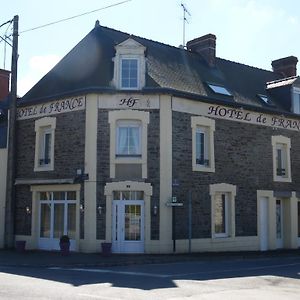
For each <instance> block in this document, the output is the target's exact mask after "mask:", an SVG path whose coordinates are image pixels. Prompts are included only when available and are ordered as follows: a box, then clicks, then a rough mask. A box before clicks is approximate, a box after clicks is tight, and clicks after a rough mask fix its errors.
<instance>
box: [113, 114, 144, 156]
mask: <svg viewBox="0 0 300 300" xmlns="http://www.w3.org/2000/svg"><path fill="white" fill-rule="evenodd" d="M116 136H117V142H116V156H117V157H122V156H123V157H126V156H132V157H134V156H136V157H140V156H141V154H142V153H141V123H140V122H138V121H136V122H134V121H124V120H122V121H118V122H117V135H116Z"/></svg>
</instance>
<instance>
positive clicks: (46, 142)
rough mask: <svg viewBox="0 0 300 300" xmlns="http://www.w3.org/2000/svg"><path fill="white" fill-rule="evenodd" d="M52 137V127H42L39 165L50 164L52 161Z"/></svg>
mask: <svg viewBox="0 0 300 300" xmlns="http://www.w3.org/2000/svg"><path fill="white" fill-rule="evenodd" d="M51 138H52V133H51V127H43V128H41V145H40V157H39V166H45V165H50V163H51Z"/></svg>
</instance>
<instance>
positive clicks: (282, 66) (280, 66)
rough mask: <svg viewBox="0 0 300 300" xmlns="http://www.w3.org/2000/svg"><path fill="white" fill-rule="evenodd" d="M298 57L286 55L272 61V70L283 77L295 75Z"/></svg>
mask: <svg viewBox="0 0 300 300" xmlns="http://www.w3.org/2000/svg"><path fill="white" fill-rule="evenodd" d="M297 62H298V58H297V57H295V56H288V57H285V58H280V59H277V60H273V61H272V68H273V72H275V73H278V74H281V75H282V76H283V77H284V78H286V77H293V76H296V75H297Z"/></svg>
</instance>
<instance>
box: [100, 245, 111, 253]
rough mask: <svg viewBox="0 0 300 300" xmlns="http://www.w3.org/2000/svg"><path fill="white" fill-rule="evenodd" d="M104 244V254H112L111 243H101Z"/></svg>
mask: <svg viewBox="0 0 300 300" xmlns="http://www.w3.org/2000/svg"><path fill="white" fill-rule="evenodd" d="M101 246H102V255H103V256H110V255H111V243H101Z"/></svg>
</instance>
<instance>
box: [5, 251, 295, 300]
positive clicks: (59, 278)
mask: <svg viewBox="0 0 300 300" xmlns="http://www.w3.org/2000/svg"><path fill="white" fill-rule="evenodd" d="M0 286H1V289H0V299H22V300H23V299H72V300H74V299H85V300H88V299H99V300H112V299H114V300H115V299H122V300H123V299H124V300H139V299H143V300H148V299H149V300H150V299H151V300H153V299H154V300H158V299H164V300H168V299H189V300H194V299H197V300H198V299H205V300H211V299H222V300H227V299H230V300H235V299H239V300H240V299H243V300H244V299H272V300H277V299H280V300H281V299H289V300H293V299H297V300H298V299H299V295H300V257H296V256H291V257H270V258H252V259H234V258H230V259H228V260H224V259H215V260H213V259H212V260H205V261H193V262H184V263H183V262H178V263H169V264H148V265H132V266H118V267H107V268H84V267H82V268H77V267H76V268H58V267H52V268H41V267H36V268H31V267H7V266H0Z"/></svg>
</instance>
